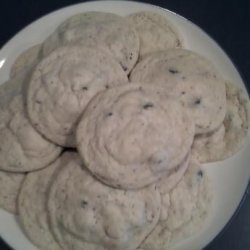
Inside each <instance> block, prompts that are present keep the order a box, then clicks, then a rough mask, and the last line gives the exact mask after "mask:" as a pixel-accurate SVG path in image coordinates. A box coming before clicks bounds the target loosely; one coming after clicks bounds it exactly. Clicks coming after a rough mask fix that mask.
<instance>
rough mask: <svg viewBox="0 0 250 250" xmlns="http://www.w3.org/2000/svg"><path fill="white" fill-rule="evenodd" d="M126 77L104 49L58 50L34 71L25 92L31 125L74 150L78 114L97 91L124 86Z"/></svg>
mask: <svg viewBox="0 0 250 250" xmlns="http://www.w3.org/2000/svg"><path fill="white" fill-rule="evenodd" d="M127 82H128V79H127V75H126V74H125V72H124V71H123V70H122V68H121V67H120V65H119V64H118V63H117V62H116V61H115V60H114V59H113V58H112V57H111V56H109V55H108V54H106V53H104V50H101V49H93V48H88V47H83V46H67V47H61V48H59V49H56V50H55V51H53V52H52V53H51V54H50V55H49V56H48V57H46V58H44V59H43V60H42V61H41V62H40V63H39V64H38V65H37V67H36V68H35V70H34V72H33V74H32V77H31V79H30V83H29V87H28V91H27V92H28V93H27V108H28V115H29V117H30V120H31V122H32V124H33V126H34V127H35V128H36V129H37V130H38V131H39V132H40V133H42V134H43V135H44V136H45V137H46V138H48V139H49V140H51V141H53V142H54V143H56V144H58V145H61V146H65V147H75V133H74V131H75V126H76V123H77V121H78V118H79V115H80V114H81V113H82V112H83V110H84V109H85V107H86V105H87V104H88V102H89V101H90V100H91V98H92V97H93V96H95V95H96V94H97V93H98V92H100V91H102V90H104V89H107V88H110V87H112V86H116V85H120V84H126V83H127Z"/></svg>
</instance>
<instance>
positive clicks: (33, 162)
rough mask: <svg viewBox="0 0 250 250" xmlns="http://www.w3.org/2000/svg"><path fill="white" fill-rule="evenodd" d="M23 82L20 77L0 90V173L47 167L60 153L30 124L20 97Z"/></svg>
mask: <svg viewBox="0 0 250 250" xmlns="http://www.w3.org/2000/svg"><path fill="white" fill-rule="evenodd" d="M25 81H26V77H25V74H24V75H23V74H21V75H18V76H16V77H15V78H13V79H11V80H10V81H8V82H6V83H4V84H3V85H1V86H0V99H1V100H0V140H1V141H2V142H4V143H1V145H0V169H2V170H6V171H11V172H27V171H34V170H37V169H40V168H43V167H46V166H47V165H48V164H49V163H51V162H52V161H54V160H55V159H56V158H57V157H58V156H59V154H60V153H61V151H62V148H61V147H59V146H56V145H55V144H53V143H51V142H50V141H48V140H46V139H45V138H44V137H42V136H41V135H40V134H39V133H38V132H37V131H36V130H35V129H34V128H33V127H32V125H31V124H30V122H29V120H28V118H27V114H26V111H25V107H24V106H25V104H24V100H23V96H22V87H23V86H24V85H25ZM1 96H3V98H1Z"/></svg>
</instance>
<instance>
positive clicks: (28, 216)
mask: <svg viewBox="0 0 250 250" xmlns="http://www.w3.org/2000/svg"><path fill="white" fill-rule="evenodd" d="M71 154H72V155H73V153H64V154H63V155H62V156H61V157H59V158H58V159H57V160H56V161H55V162H54V163H52V164H50V165H49V166H48V167H47V168H44V169H42V170H39V171H35V172H31V173H28V175H27V176H26V178H25V180H24V182H23V184H22V186H21V190H20V193H19V197H18V212H19V222H20V225H21V227H22V229H23V230H24V232H25V234H26V235H27V236H28V238H29V239H30V241H31V242H33V243H34V244H35V245H36V246H37V247H38V248H39V249H44V250H59V249H61V247H59V245H58V244H57V242H56V240H55V239H54V237H53V235H52V233H51V232H50V228H49V221H48V220H49V219H48V209H47V201H48V193H49V188H50V185H51V183H53V181H54V176H55V175H56V174H57V172H58V171H60V169H61V167H62V166H63V165H64V164H65V163H66V162H67V161H69V159H70V157H71Z"/></svg>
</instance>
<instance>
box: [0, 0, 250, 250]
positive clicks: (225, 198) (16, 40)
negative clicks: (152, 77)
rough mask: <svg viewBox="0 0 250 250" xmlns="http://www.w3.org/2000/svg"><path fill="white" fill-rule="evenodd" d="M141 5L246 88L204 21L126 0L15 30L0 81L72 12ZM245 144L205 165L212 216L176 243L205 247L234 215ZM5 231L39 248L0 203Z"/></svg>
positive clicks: (183, 248) (28, 247) (123, 10)
mask: <svg viewBox="0 0 250 250" xmlns="http://www.w3.org/2000/svg"><path fill="white" fill-rule="evenodd" d="M142 10H150V11H155V12H158V13H160V14H163V15H166V16H167V18H168V19H169V20H171V21H172V22H173V23H174V24H175V25H176V26H177V27H178V29H179V30H180V33H181V34H183V37H184V40H185V43H186V47H187V48H189V49H191V50H194V51H196V52H198V53H200V54H202V55H204V56H206V57H207V58H209V59H210V60H212V61H213V62H214V64H215V65H216V66H217V67H218V68H219V70H220V71H221V73H222V74H223V75H224V77H225V78H227V79H228V80H231V81H233V82H234V83H236V84H238V85H240V86H241V87H243V88H245V87H244V84H243V81H242V79H241V77H240V75H239V73H238V72H237V70H236V68H235V67H234V65H233V64H232V62H231V61H230V59H229V58H228V56H227V55H226V54H225V53H224V52H223V50H222V49H221V48H220V47H219V46H218V45H217V44H216V43H215V42H214V41H213V40H212V39H211V38H210V37H209V36H208V35H207V34H206V33H205V32H204V31H202V30H201V29H200V28H199V27H197V26H196V25H194V24H193V23H191V22H190V21H188V20H186V19H185V18H183V17H181V16H179V15H177V14H175V13H172V12H170V11H168V10H165V9H162V8H158V7H156V6H152V5H148V4H143V3H136V2H126V1H97V2H87V3H82V4H78V5H73V6H71V7H67V8H64V9H61V10H58V11H56V12H53V13H51V14H49V15H47V16H45V17H43V18H41V19H39V20H37V21H36V22H34V23H32V24H31V25H29V26H28V27H26V28H25V29H23V30H22V31H21V32H19V33H18V34H17V35H16V36H14V37H13V38H12V39H11V40H10V41H9V42H8V43H7V44H6V45H5V46H4V47H3V48H2V50H1V51H0V84H1V83H3V82H4V81H5V80H7V79H8V78H9V71H10V67H11V65H12V63H13V62H14V60H15V58H16V57H17V56H18V55H19V54H20V53H21V52H22V51H24V50H25V49H27V48H28V47H31V46H32V45H35V44H37V43H41V42H42V41H43V40H44V39H45V38H46V37H47V36H48V35H49V34H50V33H51V32H52V31H53V30H54V29H55V27H56V26H57V25H58V24H59V23H61V22H62V21H63V20H64V19H66V18H67V17H69V16H71V15H73V14H75V13H79V12H86V11H106V12H114V13H116V14H120V15H127V14H130V13H132V12H137V11H142ZM246 144H247V145H245V147H244V148H243V149H242V150H241V151H240V152H239V153H238V154H236V155H234V156H233V157H231V158H230V159H228V160H225V161H223V162H219V163H214V164H207V165H204V168H206V169H207V171H208V174H209V176H210V178H211V180H212V185H213V193H214V202H213V209H212V212H211V216H210V217H209V219H208V221H207V222H206V225H205V226H204V229H203V230H202V231H200V232H199V234H197V235H194V236H193V237H192V238H190V239H188V240H185V241H183V242H180V244H179V245H178V246H176V248H175V249H178V250H196V249H197V250H198V249H202V248H203V247H204V246H206V245H207V244H208V243H209V242H210V241H211V240H212V239H213V238H214V237H215V236H216V235H217V234H218V233H219V232H220V231H221V230H222V228H223V227H224V226H225V225H226V223H227V222H228V221H229V219H230V218H231V217H232V215H233V213H234V211H235V210H236V208H237V207H238V205H239V203H240V201H241V199H242V196H243V194H244V191H245V190H246V187H247V184H248V180H249V176H250V168H249V162H250V154H249V152H250V143H249V138H248V140H247V143H246ZM0 235H1V237H2V238H3V239H4V240H5V241H6V242H7V243H8V244H9V245H10V246H12V247H13V248H14V249H16V250H35V249H36V247H34V246H33V245H32V244H31V243H30V242H29V240H28V239H27V238H26V237H25V236H24V234H23V233H22V231H21V229H20V227H19V226H18V223H17V220H16V218H15V217H14V216H12V215H11V214H9V213H7V212H5V211H3V210H1V209H0Z"/></svg>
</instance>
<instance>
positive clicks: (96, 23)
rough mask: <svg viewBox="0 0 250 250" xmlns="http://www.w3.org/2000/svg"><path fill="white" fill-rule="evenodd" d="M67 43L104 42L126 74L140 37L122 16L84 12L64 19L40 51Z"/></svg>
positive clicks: (133, 61) (102, 43)
mask: <svg viewBox="0 0 250 250" xmlns="http://www.w3.org/2000/svg"><path fill="white" fill-rule="evenodd" d="M69 43H84V44H90V45H93V46H96V45H101V46H105V47H106V48H107V49H108V50H109V51H110V53H111V54H112V56H113V57H114V58H115V59H116V60H117V61H118V62H119V63H120V65H121V66H122V68H123V69H124V71H125V72H126V73H127V74H128V73H129V72H130V71H131V69H132V68H133V66H134V65H135V63H136V61H137V59H138V54H139V37H138V35H137V33H136V31H135V30H134V29H133V27H132V26H131V25H130V24H129V23H128V22H127V21H126V19H125V18H123V17H121V16H118V15H115V14H112V13H105V12H86V13H81V14H77V15H74V16H72V17H70V18H68V19H67V20H65V21H64V22H63V23H62V24H61V25H59V27H58V28H57V29H56V30H55V32H54V33H52V34H51V35H50V36H49V37H48V38H47V39H46V40H45V41H44V44H43V54H44V55H48V54H49V53H50V52H51V51H53V50H54V49H56V48H57V47H60V46H63V45H67V44H69Z"/></svg>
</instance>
